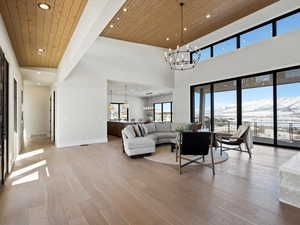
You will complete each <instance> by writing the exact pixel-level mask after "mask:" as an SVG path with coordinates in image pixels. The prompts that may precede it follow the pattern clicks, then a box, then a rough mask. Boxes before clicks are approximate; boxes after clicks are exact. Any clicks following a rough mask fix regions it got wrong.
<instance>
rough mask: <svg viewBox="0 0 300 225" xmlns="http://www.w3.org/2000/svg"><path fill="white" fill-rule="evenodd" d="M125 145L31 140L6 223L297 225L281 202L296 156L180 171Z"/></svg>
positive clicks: (8, 199)
mask: <svg viewBox="0 0 300 225" xmlns="http://www.w3.org/2000/svg"><path fill="white" fill-rule="evenodd" d="M121 149H122V147H121V140H120V139H118V138H110V141H109V143H108V144H96V145H89V146H79V147H71V148H64V149H56V148H55V147H54V146H51V145H50V143H49V141H48V140H43V141H37V142H32V143H30V144H29V145H27V147H26V150H25V152H24V153H23V154H21V155H20V156H19V159H18V161H17V162H16V164H15V168H14V171H13V173H12V174H11V177H10V178H9V179H8V181H7V184H6V186H5V187H4V190H3V191H2V192H1V198H0V208H1V210H0V213H1V216H0V218H1V223H0V224H1V225H98V224H99V225H100V224H104V225H129V224H130V225H171V224H176V225H177V224H178V225H200V224H201V225H208V224H210V225H253V224H256V225H281V224H282V225H299V221H300V209H296V208H293V207H291V206H288V205H284V204H280V203H279V202H278V199H277V198H278V192H279V189H278V187H279V174H278V168H279V166H280V165H281V164H282V163H284V162H285V161H287V160H288V159H289V158H290V157H291V156H292V155H293V154H295V153H296V152H295V151H292V150H285V149H276V148H271V147H263V146H255V151H254V158H253V159H252V160H249V159H248V155H247V154H240V153H238V152H229V155H230V158H229V160H228V161H227V162H225V163H223V164H219V165H217V166H216V173H217V174H216V176H215V177H213V176H212V174H211V170H210V169H208V168H205V167H204V168H203V167H198V166H191V167H188V168H185V169H184V173H183V174H182V175H181V176H180V175H179V173H178V169H177V168H176V167H173V166H169V165H163V164H159V163H155V162H151V161H148V160H146V159H130V158H128V157H126V156H125V155H124V154H123V153H122V150H121Z"/></svg>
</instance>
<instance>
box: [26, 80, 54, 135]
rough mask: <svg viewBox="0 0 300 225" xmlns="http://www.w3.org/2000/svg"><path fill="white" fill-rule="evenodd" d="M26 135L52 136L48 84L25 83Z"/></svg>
mask: <svg viewBox="0 0 300 225" xmlns="http://www.w3.org/2000/svg"><path fill="white" fill-rule="evenodd" d="M23 109H24V137H25V140H29V139H31V138H45V137H50V89H49V87H47V86H36V85H31V84H25V85H24V105H23Z"/></svg>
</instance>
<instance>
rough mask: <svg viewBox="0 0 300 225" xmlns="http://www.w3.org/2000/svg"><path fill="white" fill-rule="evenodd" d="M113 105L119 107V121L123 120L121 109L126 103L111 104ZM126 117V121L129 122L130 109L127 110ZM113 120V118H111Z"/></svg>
mask: <svg viewBox="0 0 300 225" xmlns="http://www.w3.org/2000/svg"><path fill="white" fill-rule="evenodd" d="M110 104H111V105H118V120H121V107H122V105H124V104H125V103H120V102H112V103H110ZM126 112H127V113H126V117H127V119H126V120H125V121H129V108H127V109H126ZM110 119H111V118H110Z"/></svg>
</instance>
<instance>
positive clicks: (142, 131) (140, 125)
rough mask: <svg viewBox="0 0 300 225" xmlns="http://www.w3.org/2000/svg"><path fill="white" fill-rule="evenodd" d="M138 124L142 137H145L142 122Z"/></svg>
mask: <svg viewBox="0 0 300 225" xmlns="http://www.w3.org/2000/svg"><path fill="white" fill-rule="evenodd" d="M138 126H139V129H140V132H141V135H142V137H145V130H144V127H143V124H139V125H138Z"/></svg>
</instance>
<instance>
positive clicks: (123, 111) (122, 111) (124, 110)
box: [120, 104, 128, 120]
mask: <svg viewBox="0 0 300 225" xmlns="http://www.w3.org/2000/svg"><path fill="white" fill-rule="evenodd" d="M120 119H121V120H128V118H127V108H125V107H124V104H121V105H120Z"/></svg>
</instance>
